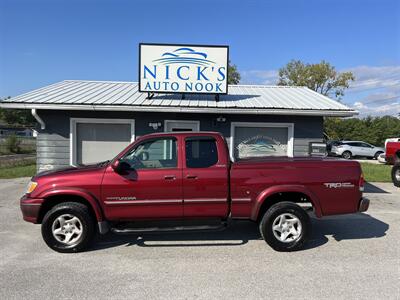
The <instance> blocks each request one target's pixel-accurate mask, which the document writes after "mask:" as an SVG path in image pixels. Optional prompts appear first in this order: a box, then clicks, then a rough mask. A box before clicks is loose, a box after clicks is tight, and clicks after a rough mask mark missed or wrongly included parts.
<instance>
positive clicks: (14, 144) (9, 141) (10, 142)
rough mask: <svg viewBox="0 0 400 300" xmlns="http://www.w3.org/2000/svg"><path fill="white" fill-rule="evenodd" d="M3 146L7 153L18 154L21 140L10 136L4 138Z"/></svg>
mask: <svg viewBox="0 0 400 300" xmlns="http://www.w3.org/2000/svg"><path fill="white" fill-rule="evenodd" d="M5 146H6V149H7V150H8V151H10V152H11V153H20V152H21V140H20V139H18V138H17V136H15V135H10V136H9V137H7V138H6V141H5Z"/></svg>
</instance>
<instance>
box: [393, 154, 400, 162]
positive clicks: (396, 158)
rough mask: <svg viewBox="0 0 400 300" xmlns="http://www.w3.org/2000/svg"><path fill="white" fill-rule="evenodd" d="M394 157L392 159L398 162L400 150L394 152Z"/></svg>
mask: <svg viewBox="0 0 400 300" xmlns="http://www.w3.org/2000/svg"><path fill="white" fill-rule="evenodd" d="M395 156H396V157H395V159H394V161H395V162H396V163H399V162H400V151H397V152H396V153H395Z"/></svg>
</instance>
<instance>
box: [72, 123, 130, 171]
mask: <svg viewBox="0 0 400 300" xmlns="http://www.w3.org/2000/svg"><path fill="white" fill-rule="evenodd" d="M134 132H135V123H134V120H127V119H91V118H87V119H77V118H71V120H70V163H71V165H88V164H93V163H97V162H100V161H104V160H109V159H112V158H114V157H115V156H116V155H117V154H118V153H119V152H121V151H122V150H123V149H124V148H125V147H126V146H127V145H129V143H131V142H132V141H134V139H135V134H134Z"/></svg>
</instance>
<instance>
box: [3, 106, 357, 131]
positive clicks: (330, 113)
mask: <svg viewBox="0 0 400 300" xmlns="http://www.w3.org/2000/svg"><path fill="white" fill-rule="evenodd" d="M0 107H3V108H19V109H32V115H33V110H35V112H36V108H38V109H48V110H89V111H136V112H173V113H212V114H252V115H301V116H323V117H351V116H355V115H358V111H356V110H334V109H332V110H329V109H323V110H322V109H321V110H317V109H315V110H312V109H279V108H276V109H275V108H271V109H258V108H245V109H240V108H217V107H165V106H128V105H126V106H125V105H80V104H74V105H68V104H57V105H52V104H37V103H34V104H33V103H32V104H31V103H7V102H1V103H0ZM36 115H37V114H36ZM33 116H34V117H35V115H33ZM38 117H39V116H38ZM35 118H36V117H35ZM39 119H40V118H39ZM36 120H38V119H36ZM40 120H41V119H40ZM38 122H39V123H40V121H39V120H38ZM42 122H43V120H42ZM40 124H41V125H42V123H40ZM43 124H44V122H43ZM44 126H45V125H44Z"/></svg>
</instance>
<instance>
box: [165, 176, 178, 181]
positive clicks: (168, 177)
mask: <svg viewBox="0 0 400 300" xmlns="http://www.w3.org/2000/svg"><path fill="white" fill-rule="evenodd" d="M164 179H165V180H175V179H176V177H175V175H165V176H164Z"/></svg>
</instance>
